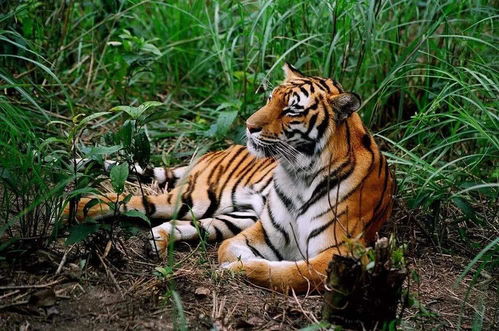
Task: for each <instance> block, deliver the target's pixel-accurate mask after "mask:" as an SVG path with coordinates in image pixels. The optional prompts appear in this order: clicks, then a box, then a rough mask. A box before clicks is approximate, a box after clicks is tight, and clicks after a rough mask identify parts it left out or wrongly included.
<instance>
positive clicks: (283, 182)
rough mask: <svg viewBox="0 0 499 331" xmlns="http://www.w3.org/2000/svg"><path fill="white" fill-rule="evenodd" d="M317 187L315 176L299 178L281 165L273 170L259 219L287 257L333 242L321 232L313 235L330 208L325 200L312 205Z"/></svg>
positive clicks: (308, 254)
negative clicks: (323, 236) (308, 178)
mask: <svg viewBox="0 0 499 331" xmlns="http://www.w3.org/2000/svg"><path fill="white" fill-rule="evenodd" d="M316 187H317V183H316V181H315V180H314V179H311V180H297V179H296V178H293V177H291V176H289V175H288V174H287V173H286V172H283V171H281V170H280V169H276V172H275V173H274V179H273V183H272V187H271V188H270V190H269V192H268V194H267V202H266V204H265V206H264V208H263V211H262V213H261V215H260V219H261V221H262V224H263V226H264V228H265V230H266V232H267V234H268V236H269V240H271V241H272V243H273V244H275V245H276V246H278V247H279V249H280V251H281V253H282V256H283V258H284V259H286V260H301V259H304V258H307V257H313V256H315V255H317V253H318V252H320V251H322V250H323V249H324V248H326V247H328V246H329V245H330V243H329V242H327V240H324V238H322V237H320V236H312V237H311V235H313V232H314V230H315V229H317V228H320V227H321V226H323V225H324V224H325V223H326V222H327V220H326V217H324V216H325V213H326V212H327V211H328V210H330V207H329V205H327V204H324V203H323V201H319V202H318V203H315V204H312V205H309V202H310V200H311V199H312V198H313V195H314V191H315V190H316Z"/></svg>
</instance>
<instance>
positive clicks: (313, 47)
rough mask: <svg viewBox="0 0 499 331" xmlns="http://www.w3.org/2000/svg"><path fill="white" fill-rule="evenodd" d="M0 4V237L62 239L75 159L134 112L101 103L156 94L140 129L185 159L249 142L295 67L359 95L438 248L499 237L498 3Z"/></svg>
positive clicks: (402, 189)
mask: <svg viewBox="0 0 499 331" xmlns="http://www.w3.org/2000/svg"><path fill="white" fill-rule="evenodd" d="M0 7H4V8H2V11H1V12H2V13H3V14H1V15H0V90H1V91H2V92H1V93H2V96H1V98H0V178H1V180H2V183H3V187H2V194H1V195H0V197H1V208H0V218H1V219H2V224H1V226H2V228H0V234H2V233H4V232H5V231H7V232H6V233H8V237H9V238H26V237H36V236H41V237H43V238H46V237H50V236H52V237H53V236H55V235H57V234H58V233H57V232H54V231H53V230H54V229H53V227H52V225H51V223H50V220H52V219H54V218H57V217H58V216H59V215H60V212H61V208H62V203H63V202H65V201H68V200H70V199H71V198H72V197H74V196H79V195H81V194H87V193H89V192H91V191H92V190H93V188H94V187H97V184H98V182H99V179H96V178H97V176H96V174H95V173H92V172H87V173H84V174H80V175H75V173H74V169H73V166H72V163H71V158H72V157H73V156H83V155H85V153H88V147H91V146H109V145H112V144H110V141H109V135H106V134H105V133H107V132H117V131H118V129H119V128H120V126H121V124H122V123H123V122H124V121H125V119H126V117H125V116H124V115H123V112H121V113H116V112H111V113H101V112H107V111H109V110H110V109H111V108H113V107H115V106H120V105H127V106H135V107H136V106H139V105H140V104H142V103H143V102H146V101H160V102H161V103H162V105H161V106H160V107H156V108H153V109H152V111H149V112H148V113H147V116H145V117H144V118H143V119H142V122H141V123H142V124H143V128H144V132H145V133H146V134H147V136H148V138H149V140H150V141H151V143H152V146H153V151H154V153H153V154H152V156H151V160H152V162H153V163H155V164H162V163H163V164H172V163H176V162H179V161H181V160H188V159H189V158H190V156H192V154H193V153H194V151H195V150H196V148H195V147H196V146H207V145H209V146H211V148H218V147H223V146H226V145H227V144H228V143H231V142H241V137H242V132H243V131H242V128H243V123H244V119H245V118H246V117H248V115H249V114H251V113H252V112H254V111H255V110H256V109H258V108H259V107H260V105H261V104H262V102H263V100H264V99H265V97H266V94H267V93H260V92H263V91H265V90H266V91H267V92H268V91H269V90H270V89H271V87H272V86H273V85H276V84H278V82H279V80H280V79H282V75H281V69H280V67H281V66H282V64H283V63H284V61H288V62H291V63H293V64H295V65H296V66H297V67H298V68H299V69H300V70H302V71H304V72H305V73H307V74H312V75H322V76H327V77H332V78H335V79H337V80H338V81H340V82H341V83H342V85H343V86H344V87H345V88H346V89H348V90H352V91H355V92H357V93H359V94H360V95H361V96H362V97H363V100H364V102H363V105H362V108H361V110H360V113H361V115H362V117H363V118H364V121H365V122H366V125H367V126H368V127H370V128H371V129H372V130H373V132H375V133H376V135H377V140H378V141H379V142H381V143H382V146H383V148H384V149H385V150H386V151H387V155H388V156H389V158H390V160H391V163H392V164H394V166H395V167H396V171H397V178H398V184H399V198H400V201H401V202H402V204H407V206H408V207H409V208H410V209H411V210H413V211H415V212H414V214H415V215H418V222H419V225H420V227H422V228H423V230H424V232H425V233H426V235H427V236H428V237H430V239H431V240H432V241H433V242H434V244H435V247H436V248H437V249H440V250H443V251H446V252H450V253H457V254H461V255H465V256H468V257H469V258H470V261H471V259H472V258H473V257H474V256H475V255H476V254H478V253H479V252H480V251H481V250H482V249H483V248H484V247H486V246H487V244H488V243H491V242H493V241H494V240H495V238H496V236H497V232H496V231H497V222H496V221H497V215H496V214H497V207H493V206H495V205H496V204H497V196H498V191H499V190H498V186H499V184H498V178H499V171H498V170H497V169H498V162H497V160H498V159H499V138H498V137H499V135H498V133H499V128H498V125H499V124H498V123H499V121H498V114H497V109H498V101H497V95H498V93H499V88H498V86H499V75H498V69H499V63H498V57H497V53H498V51H499V50H498V46H497V45H498V43H497V39H498V38H497V35H498V34H497V27H496V25H497V17H498V10H497V9H496V8H497V6H494V3H493V2H488V1H411V0H400V1H331V2H330V1H242V2H240V1H204V0H191V1H147V0H145V1H136V0H133V1H116V2H113V1H104V0H93V1H69V2H68V1H65V2H63V1H61V2H57V1H21V2H9V3H7V4H1V5H0ZM89 116H90V117H89ZM85 119H86V120H85ZM86 148H87V149H86ZM117 154H120V155H121V156H118V155H117ZM117 154H116V153H115V154H114V155H113V157H126V153H125V152H123V151H121V152H118V153H117ZM494 229H495V231H494ZM23 242H24V241H23ZM49 243H50V240H45V239H44V240H40V241H38V244H39V245H46V244H49ZM0 248H2V246H0ZM487 254H488V255H487V256H489V258H487V259H482V260H483V261H488V263H487V265H486V266H485V268H486V269H487V268H492V267H494V266H497V261H498V255H497V249H489V250H488V251H487ZM482 260H481V261H482ZM475 262H477V263H478V262H479V261H475ZM487 266H488V267H487ZM468 271H469V270H468Z"/></svg>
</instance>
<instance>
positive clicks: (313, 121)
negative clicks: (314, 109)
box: [305, 113, 319, 136]
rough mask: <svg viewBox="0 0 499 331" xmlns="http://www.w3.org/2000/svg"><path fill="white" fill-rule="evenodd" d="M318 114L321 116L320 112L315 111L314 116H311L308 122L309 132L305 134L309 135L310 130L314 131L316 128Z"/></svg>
mask: <svg viewBox="0 0 499 331" xmlns="http://www.w3.org/2000/svg"><path fill="white" fill-rule="evenodd" d="M317 116H319V114H317V113H315V114H313V115H312V117H310V121H309V122H308V129H307V132H305V134H306V135H307V136H308V135H309V134H310V132H312V130H313V129H314V127H315V122H317Z"/></svg>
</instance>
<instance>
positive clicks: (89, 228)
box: [65, 223, 99, 245]
mask: <svg viewBox="0 0 499 331" xmlns="http://www.w3.org/2000/svg"><path fill="white" fill-rule="evenodd" d="M97 231H99V224H97V223H82V224H77V225H75V226H73V227H71V229H69V236H68V238H67V239H66V242H65V244H66V245H72V244H74V243H77V242H80V241H82V240H84V239H86V238H87V237H88V236H89V235H91V234H92V233H95V232H97Z"/></svg>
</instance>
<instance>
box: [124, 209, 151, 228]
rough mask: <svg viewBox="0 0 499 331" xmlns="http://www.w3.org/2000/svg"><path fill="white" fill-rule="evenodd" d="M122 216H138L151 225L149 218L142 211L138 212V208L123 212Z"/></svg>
mask: <svg viewBox="0 0 499 331" xmlns="http://www.w3.org/2000/svg"><path fill="white" fill-rule="evenodd" d="M123 216H126V217H132V218H140V219H141V220H143V221H144V222H146V223H147V224H149V225H151V222H150V221H149V218H148V217H147V216H146V214H144V213H143V212H140V211H138V210H129V211H127V212H126V213H123Z"/></svg>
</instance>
